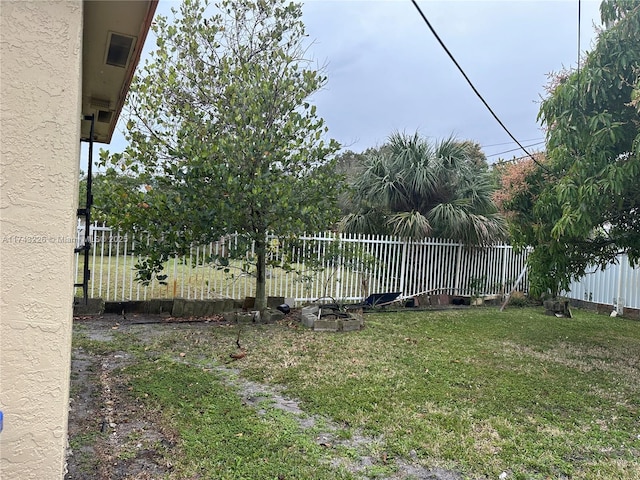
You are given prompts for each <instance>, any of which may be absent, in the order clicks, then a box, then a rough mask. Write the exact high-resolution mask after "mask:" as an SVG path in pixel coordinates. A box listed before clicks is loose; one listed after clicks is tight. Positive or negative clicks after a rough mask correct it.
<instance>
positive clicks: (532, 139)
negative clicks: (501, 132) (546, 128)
mask: <svg viewBox="0 0 640 480" xmlns="http://www.w3.org/2000/svg"><path fill="white" fill-rule="evenodd" d="M534 140H543V137H538V138H529V139H527V140H522V141H523V142H533V141H534ZM512 143H516V142H513V141H511V142H502V143H492V144H491V145H480V148H490V147H501V146H502V145H511V144H512Z"/></svg>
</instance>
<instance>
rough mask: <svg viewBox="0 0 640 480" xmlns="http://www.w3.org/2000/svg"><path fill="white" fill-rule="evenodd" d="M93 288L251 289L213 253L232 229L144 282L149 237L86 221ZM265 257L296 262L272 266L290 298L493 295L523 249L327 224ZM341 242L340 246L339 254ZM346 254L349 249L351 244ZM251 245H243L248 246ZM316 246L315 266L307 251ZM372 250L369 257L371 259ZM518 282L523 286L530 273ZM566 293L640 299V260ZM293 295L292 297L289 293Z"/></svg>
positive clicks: (120, 295)
mask: <svg viewBox="0 0 640 480" xmlns="http://www.w3.org/2000/svg"><path fill="white" fill-rule="evenodd" d="M90 235H91V243H92V249H91V253H90V258H89V266H90V267H89V268H90V270H91V281H90V282H89V292H88V294H89V296H90V297H101V298H103V299H105V300H107V301H124V300H146V299H150V298H174V297H183V298H195V299H211V298H221V297H227V298H236V299H242V298H244V297H247V296H249V297H251V296H254V295H255V278H253V277H252V276H251V275H250V274H249V273H247V272H243V271H242V270H241V269H240V262H231V264H230V269H229V272H228V273H225V272H224V271H223V270H221V269H220V268H216V266H215V265H214V264H213V263H212V262H211V258H212V256H216V255H222V256H224V255H225V254H226V252H228V251H229V250H230V249H231V247H232V246H233V244H234V242H236V241H237V238H236V237H234V236H230V237H227V238H225V239H222V240H220V241H219V242H215V243H211V244H209V245H204V246H194V247H193V248H192V249H191V252H190V254H189V255H187V256H186V257H184V258H177V257H176V258H173V259H171V260H170V261H169V262H167V264H166V265H165V271H164V273H165V274H167V275H168V278H167V279H166V285H161V284H160V283H159V282H158V281H157V280H154V281H152V282H151V283H150V284H149V285H148V286H144V285H142V284H140V283H139V282H136V280H135V268H134V267H135V264H136V263H137V262H138V260H139V259H138V258H136V257H135V255H134V254H133V253H132V251H133V249H134V247H135V244H136V242H140V241H145V242H146V241H147V239H146V238H144V237H140V238H135V237H132V236H131V235H123V234H120V233H119V232H117V231H114V230H112V229H111V228H109V227H106V226H104V225H97V224H94V225H92V226H91V230H90ZM77 238H78V240H77V245H78V246H80V245H82V244H83V242H84V226H83V225H82V224H80V223H79V224H78V237H77ZM271 240H272V242H271V249H270V259H271V260H272V261H273V263H276V264H277V263H278V262H279V261H280V259H282V258H283V255H285V254H287V253H288V254H289V255H290V256H291V257H290V263H291V264H292V265H293V266H294V267H295V268H294V270H293V271H284V270H282V269H280V268H270V269H269V270H268V272H267V273H268V275H267V276H268V278H267V294H268V295H269V296H278V297H285V298H287V299H292V300H293V301H294V302H295V303H296V304H300V303H304V302H308V301H313V300H315V299H318V298H323V297H330V298H333V299H336V300H337V299H340V300H360V299H362V298H364V297H366V296H367V295H368V294H370V293H384V292H401V294H402V295H403V296H404V297H411V296H414V295H417V294H420V293H425V292H428V293H431V294H438V293H443V294H449V295H460V296H491V295H501V294H504V293H506V292H509V291H510V290H511V288H512V286H513V285H514V283H515V281H516V279H517V278H518V276H519V275H520V273H521V272H522V271H523V270H524V268H525V266H526V258H527V255H528V252H527V251H522V252H519V253H517V252H515V251H514V249H513V248H512V247H511V246H509V245H493V246H490V247H486V248H469V247H466V246H464V245H462V244H460V243H456V242H452V241H448V240H441V239H424V240H420V241H414V242H411V241H406V240H402V239H399V238H395V237H388V236H380V235H344V234H342V235H341V234H336V233H331V232H325V233H320V234H313V235H303V236H301V237H300V238H299V241H298V243H297V245H296V246H295V247H291V246H287V245H282V244H279V243H278V242H277V241H276V240H275V239H271ZM341 252H342V253H343V255H341ZM349 252H350V253H351V255H347V253H349ZM250 254H251V252H247V255H248V256H250ZM310 254H312V255H313V257H314V259H315V261H314V264H316V265H319V267H320V268H319V269H317V268H316V269H314V268H312V265H309V262H308V259H309V257H310ZM368 259H369V260H372V261H370V262H367V260H368ZM83 263H84V258H83V254H81V253H79V254H76V267H77V268H76V272H77V276H76V283H81V281H82V267H83ZM517 290H520V291H524V292H526V291H527V290H528V280H527V277H526V274H525V276H524V278H523V280H522V282H521V283H520V284H519V286H518V288H517ZM563 294H564V295H565V296H566V297H568V298H573V299H577V300H584V301H588V302H594V303H602V304H607V305H611V306H612V307H615V308H618V310H620V309H624V308H640V267H636V268H632V267H631V265H630V264H629V260H628V258H627V256H626V255H621V256H620V257H619V259H618V263H617V264H613V265H610V266H609V267H608V268H607V269H605V270H604V271H602V270H598V269H594V270H593V271H592V272H590V273H588V274H587V275H585V276H584V277H583V278H581V279H580V280H579V281H574V282H572V283H571V286H570V291H568V292H564V293H563ZM290 301H291V300H290Z"/></svg>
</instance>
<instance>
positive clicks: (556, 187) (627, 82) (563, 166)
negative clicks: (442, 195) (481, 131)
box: [505, 0, 640, 295]
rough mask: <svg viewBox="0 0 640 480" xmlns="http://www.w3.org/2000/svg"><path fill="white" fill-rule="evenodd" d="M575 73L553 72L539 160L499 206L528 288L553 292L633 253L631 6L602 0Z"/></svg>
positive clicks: (639, 253)
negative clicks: (596, 26)
mask: <svg viewBox="0 0 640 480" xmlns="http://www.w3.org/2000/svg"><path fill="white" fill-rule="evenodd" d="M600 10H601V15H602V20H603V23H604V25H605V27H606V28H605V29H604V30H602V31H601V32H600V33H599V35H598V39H597V43H596V44H595V47H594V49H593V51H591V52H590V53H588V54H587V56H586V58H585V59H584V63H583V65H582V66H581V68H580V69H576V70H573V71H565V72H562V73H559V74H557V75H554V76H553V77H552V81H551V83H550V86H549V95H548V97H547V98H546V99H545V100H544V101H543V103H542V105H541V109H540V114H539V118H540V120H541V122H542V124H543V125H544V126H545V127H546V129H547V151H546V160H545V161H544V163H539V164H538V165H536V166H535V168H532V169H530V171H528V172H527V175H526V179H525V182H523V188H521V189H520V191H519V192H515V194H513V195H512V196H511V199H510V200H509V201H507V202H506V203H505V207H506V208H508V209H509V210H511V212H512V220H513V221H512V227H513V228H512V230H513V234H514V239H515V241H516V242H517V243H518V244H520V245H531V246H533V247H534V251H533V254H532V255H531V257H530V268H531V274H532V275H531V280H532V291H533V292H534V293H538V294H544V293H550V294H552V295H556V294H558V293H559V292H560V291H561V290H563V289H566V288H567V287H568V284H569V282H570V280H571V278H572V277H580V276H582V275H583V274H584V273H585V271H586V269H587V268H589V266H590V265H600V266H605V265H606V264H607V263H609V262H613V261H615V259H616V256H617V255H618V253H619V252H628V254H629V257H630V259H631V260H632V261H633V262H635V261H637V260H638V259H640V188H638V185H639V182H640V103H639V99H640V2H638V1H621V0H606V1H604V2H602V4H601V7H600Z"/></svg>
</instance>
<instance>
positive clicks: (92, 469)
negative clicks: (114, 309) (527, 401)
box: [65, 315, 462, 480]
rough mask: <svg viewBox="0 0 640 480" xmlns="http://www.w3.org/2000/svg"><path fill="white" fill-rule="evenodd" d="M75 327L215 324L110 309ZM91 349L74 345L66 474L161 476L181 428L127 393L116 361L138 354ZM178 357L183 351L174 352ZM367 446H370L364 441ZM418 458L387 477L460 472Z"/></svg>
mask: <svg viewBox="0 0 640 480" xmlns="http://www.w3.org/2000/svg"><path fill="white" fill-rule="evenodd" d="M74 328H75V329H81V330H82V333H83V335H85V336H87V337H88V338H89V339H92V340H97V341H104V342H108V341H110V340H111V339H112V338H113V333H114V332H115V331H119V332H123V333H127V332H132V333H135V334H136V338H138V339H139V340H141V341H143V342H149V341H151V340H153V339H154V338H156V337H157V336H160V335H164V334H166V333H169V332H175V331H176V330H178V329H188V330H198V329H206V328H211V325H210V324H205V323H202V322H181V323H168V322H166V319H163V318H161V317H153V316H148V317H142V316H140V317H137V318H135V319H129V320H124V319H123V318H122V317H120V316H115V315H105V316H103V317H95V318H90V319H89V318H79V319H76V321H75V323H74ZM107 351H108V350H107V349H105V353H104V354H91V355H90V354H88V353H87V352H85V351H83V350H81V349H74V352H73V359H72V374H71V402H70V413H69V439H70V440H69V444H70V447H69V456H68V473H67V475H66V476H65V479H66V480H92V479H100V480H102V479H110V480H125V479H142V480H144V479H156V478H163V477H165V476H166V475H167V474H170V473H171V470H172V466H171V464H170V463H168V462H167V460H166V458H170V455H169V454H170V453H171V450H172V449H173V448H174V447H175V445H176V440H177V435H176V433H175V432H172V431H169V430H167V429H166V427H163V426H162V425H163V424H162V422H160V421H159V418H160V414H159V412H154V411H149V409H148V408H146V407H145V406H143V405H142V404H140V403H137V402H136V401H135V400H134V399H133V398H132V397H131V396H130V395H128V394H127V389H128V387H127V385H126V384H125V383H124V382H123V380H122V379H120V378H119V377H118V375H117V374H116V372H114V370H115V369H117V368H120V367H123V366H126V365H127V364H128V363H130V362H131V361H133V359H132V358H131V357H130V355H128V354H127V353H125V352H109V353H107ZM176 360H177V361H179V360H180V359H176ZM212 368H215V369H216V370H218V371H219V372H221V373H222V374H223V375H222V377H223V378H225V379H226V380H225V381H226V382H227V383H228V384H229V385H232V386H233V387H235V389H236V390H237V392H238V395H240V396H241V398H242V399H243V401H244V402H245V403H246V404H248V405H252V406H254V407H255V408H256V411H257V413H258V414H262V413H263V412H261V410H259V407H258V404H259V403H260V402H261V401H262V400H264V399H265V398H266V397H268V398H269V400H270V401H272V402H273V408H278V409H281V410H284V411H287V412H289V413H291V414H293V415H294V416H296V417H297V418H298V421H299V423H300V426H301V428H304V429H308V428H312V427H314V426H315V425H316V423H317V420H318V419H317V418H314V417H313V416H308V415H305V414H304V412H303V411H302V410H301V409H300V407H299V405H298V402H296V400H295V399H291V398H286V397H285V396H283V395H282V394H281V391H280V390H279V389H277V388H275V387H272V386H269V385H262V384H258V383H255V382H250V381H247V380H244V379H242V378H241V377H240V376H239V375H238V373H239V371H237V370H233V369H231V368H228V367H226V366H221V365H212ZM322 424H323V425H327V427H326V429H325V431H324V432H322V433H321V434H319V435H317V438H316V441H317V442H318V443H319V444H323V445H338V444H340V445H344V446H346V447H353V448H356V449H358V447H361V446H364V445H367V446H371V445H373V444H375V443H376V442H382V439H380V438H371V437H367V436H364V435H362V434H356V435H354V436H353V437H352V438H350V439H348V440H343V439H339V438H337V436H336V435H335V432H336V431H337V430H338V427H337V426H335V425H333V424H332V423H331V422H330V421H329V420H328V419H323V422H322ZM364 450H366V449H364ZM413 460H414V459H411V458H410V459H406V460H405V461H398V462H397V467H398V472H397V473H396V474H394V475H393V476H392V477H387V478H388V479H389V480H400V479H431V480H459V479H461V478H462V476H460V475H459V474H457V473H455V472H450V471H446V470H442V469H425V468H424V467H422V466H421V465H419V464H418V463H416V462H413ZM373 461H374V460H373V459H372V458H371V457H368V456H367V455H366V454H363V455H362V456H361V457H360V458H357V459H353V458H349V459H347V458H341V457H336V458H335V459H334V462H333V463H334V464H335V465H336V466H338V465H342V466H344V467H346V468H347V469H349V470H350V471H351V472H353V473H354V474H355V475H356V476H361V478H363V479H364V478H366V477H365V476H364V471H365V470H366V469H367V468H368V467H370V466H371V465H372V463H373Z"/></svg>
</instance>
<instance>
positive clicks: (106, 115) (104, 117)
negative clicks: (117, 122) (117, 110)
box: [97, 110, 113, 123]
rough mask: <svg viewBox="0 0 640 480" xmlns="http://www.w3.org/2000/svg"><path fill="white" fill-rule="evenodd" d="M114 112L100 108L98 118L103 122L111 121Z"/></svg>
mask: <svg viewBox="0 0 640 480" xmlns="http://www.w3.org/2000/svg"><path fill="white" fill-rule="evenodd" d="M112 113H113V112H109V111H107V110H98V118H97V120H98V121H99V122H102V123H109V122H110V121H111V115H112Z"/></svg>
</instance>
